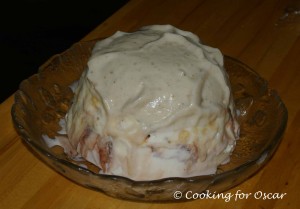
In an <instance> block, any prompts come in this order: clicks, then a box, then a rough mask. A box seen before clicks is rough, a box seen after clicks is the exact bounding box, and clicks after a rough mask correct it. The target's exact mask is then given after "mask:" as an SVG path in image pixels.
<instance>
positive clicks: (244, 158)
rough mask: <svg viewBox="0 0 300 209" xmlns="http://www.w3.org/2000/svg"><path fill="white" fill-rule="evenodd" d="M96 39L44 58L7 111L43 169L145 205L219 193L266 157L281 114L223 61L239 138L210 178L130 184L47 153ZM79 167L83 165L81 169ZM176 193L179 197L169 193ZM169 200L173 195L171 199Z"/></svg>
mask: <svg viewBox="0 0 300 209" xmlns="http://www.w3.org/2000/svg"><path fill="white" fill-rule="evenodd" d="M96 41H97V40H93V41H88V42H79V43H76V44H74V45H73V46H72V47H70V48H69V49H68V50H66V51H65V52H63V53H61V54H58V55H55V56H53V57H52V58H50V59H49V60H48V61H47V62H46V63H45V64H44V65H42V66H41V67H40V69H39V72H38V73H37V74H35V75H33V76H31V77H30V78H28V79H26V80H24V81H23V82H22V83H21V84H20V88H19V90H18V91H17V92H16V94H15V103H14V104H13V106H12V111H11V114H12V118H13V123H14V125H15V128H16V130H17V132H18V134H19V135H20V136H21V138H22V139H23V141H24V142H25V143H26V144H27V145H29V147H31V148H32V149H33V151H34V152H35V153H37V154H38V156H39V157H40V158H41V159H42V160H43V161H44V162H45V163H46V164H48V165H49V166H51V167H52V168H53V169H55V170H56V171H57V172H59V173H60V174H62V175H64V176H65V177H67V178H69V179H70V180H72V181H74V182H76V183H78V184H80V185H82V186H85V187H88V188H91V189H94V190H97V191H100V192H103V193H105V194H107V195H109V196H112V197H116V198H121V199H126V200H133V201H148V202H172V201H187V198H185V194H186V192H188V191H192V192H193V193H203V194H204V193H205V192H224V191H226V190H228V189H230V188H232V187H234V186H236V185H238V184H240V183H241V182H243V181H245V180H246V179H248V178H249V177H250V176H252V175H254V174H255V173H256V172H257V171H258V170H259V169H260V168H262V167H263V166H264V165H265V164H266V163H267V162H268V161H269V160H270V158H271V156H272V154H273V153H274V151H275V150H276V148H277V147H278V145H279V143H280V140H281V137H282V135H283V132H284V130H285V127H286V124H287V109H286V107H285V105H284V103H283V102H282V101H281V99H280V97H279V96H278V95H277V93H276V92H275V91H274V90H270V89H269V88H268V84H267V82H266V81H265V80H264V79H263V78H261V77H260V76H259V75H258V74H257V73H255V72H254V71H253V70H251V69H250V68H249V67H247V66H246V65H244V64H243V63H241V62H240V61H238V60H236V59H234V58H231V57H228V56H225V57H224V58H225V67H226V70H227V72H228V75H229V78H230V82H231V85H232V91H233V95H234V100H235V103H236V107H237V109H238V111H239V113H240V116H239V118H238V120H239V122H240V125H241V132H240V139H239V140H238V141H237V146H236V148H235V150H234V152H233V154H232V156H231V161H230V163H228V164H226V165H222V166H220V167H219V168H218V171H217V173H216V174H214V175H205V176H195V177H190V178H173V177H172V178H165V179H160V180H155V181H133V180H131V179H128V178H124V177H120V176H113V175H103V174H98V173H97V172H96V171H95V169H94V168H93V166H92V165H90V164H89V163H88V162H80V163H81V164H78V162H74V161H72V160H71V159H69V158H68V157H67V156H66V155H65V154H64V152H63V149H62V148H60V147H58V146H56V147H53V148H49V147H48V146H47V145H46V143H45V142H44V140H43V135H48V136H49V137H50V138H54V137H55V135H57V132H58V131H59V130H60V125H59V121H60V119H62V118H63V117H64V116H65V114H66V112H67V110H68V108H69V107H70V104H71V99H72V97H73V92H72V90H71V89H70V85H71V84H72V83H73V82H74V81H76V80H78V79H79V77H80V75H81V73H82V72H83V70H84V69H85V68H86V63H87V60H88V58H89V56H90V53H91V49H92V47H93V46H94V44H95V42H96ZM82 164H85V166H82ZM175 191H180V192H181V193H182V196H180V194H174V192H175ZM174 195H175V196H174Z"/></svg>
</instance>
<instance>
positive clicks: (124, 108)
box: [66, 25, 239, 180]
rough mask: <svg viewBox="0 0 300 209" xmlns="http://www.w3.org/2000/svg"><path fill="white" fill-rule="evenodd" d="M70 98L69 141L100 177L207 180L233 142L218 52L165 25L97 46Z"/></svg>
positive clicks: (230, 108)
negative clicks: (96, 170)
mask: <svg viewBox="0 0 300 209" xmlns="http://www.w3.org/2000/svg"><path fill="white" fill-rule="evenodd" d="M75 94H76V95H75V98H74V103H73V105H72V107H71V109H70V110H69V112H68V114H67V118H66V119H67V133H68V137H69V141H70V143H71V146H72V148H73V149H74V150H76V151H77V153H78V154H80V155H82V156H83V157H85V158H86V159H87V160H89V161H91V162H92V163H94V164H95V165H97V166H99V167H100V168H101V169H102V172H103V173H106V174H114V175H121V176H125V177H129V178H132V179H134V180H153V179H160V178H165V177H174V176H176V177H188V176H195V175H206V174H212V173H215V172H216V168H217V166H218V165H220V164H222V163H226V162H228V161H229V157H230V154H231V152H232V150H233V149H234V147H235V141H236V139H237V138H238V129H239V126H238V123H237V122H236V120H235V117H236V116H235V110H234V104H233V99H232V96H231V92H230V84H229V81H228V77H227V74H226V72H225V70H224V67H223V56H222V54H221V52H220V51H219V50H218V49H215V48H212V47H209V46H205V45H203V44H201V43H200V41H199V38H198V37H197V36H196V35H194V34H192V33H190V32H186V31H182V30H180V29H177V28H175V27H173V26H170V25H153V26H147V27H143V28H141V29H140V30H139V31H136V32H133V33H124V32H117V33H115V34H114V35H113V36H111V37H109V38H107V39H104V40H102V41H99V42H98V43H97V44H96V45H95V47H94V49H93V52H92V56H91V57H90V59H89V62H88V69H87V70H86V71H85V72H84V73H83V75H82V77H81V79H80V81H79V84H78V87H77V89H76V92H75Z"/></svg>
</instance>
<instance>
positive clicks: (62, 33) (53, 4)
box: [0, 0, 128, 103]
mask: <svg viewBox="0 0 300 209" xmlns="http://www.w3.org/2000/svg"><path fill="white" fill-rule="evenodd" d="M127 2H128V0H111V1H110V0H105V1H103V0H98V1H96V0H83V1H68V0H60V1H58V0H51V1H50V0H12V1H10V3H9V2H8V3H4V4H3V3H1V4H0V50H1V59H0V61H1V62H0V67H1V68H2V69H1V76H0V77H1V90H0V103H2V102H3V101H4V100H5V99H6V98H7V97H8V96H10V95H11V94H13V93H14V92H15V91H16V90H17V89H18V86H19V83H20V82H21V81H22V80H24V79H26V78H28V77H29V76H30V75H32V74H34V73H36V72H37V70H38V67H39V66H40V65H41V64H43V63H44V62H45V61H46V60H47V59H48V58H50V57H51V56H52V55H54V54H56V53H61V52H62V51H64V50H66V49H67V48H69V47H70V46H71V45H72V44H73V43H75V42H77V41H79V40H80V39H82V38H83V37H84V36H85V35H87V34H88V33H89V32H90V31H92V30H93V29H94V28H95V27H96V26H97V25H99V24H100V23H102V22H103V21H104V20H105V19H107V18H108V17H109V16H111V15H112V14H113V13H114V12H116V11H117V10H118V9H120V8H121V7H122V6H123V5H125V4H126V3H127Z"/></svg>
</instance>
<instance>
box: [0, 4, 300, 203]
mask: <svg viewBox="0 0 300 209" xmlns="http://www.w3.org/2000/svg"><path fill="white" fill-rule="evenodd" d="M299 12H300V3H299V1H275V0H265V1H262V0H251V1H249V0H239V1H238V0H235V1H222V0H211V1H208V0H207V1H204V0H203V1H202V0H187V1H183V0H166V1H160V0H132V1H130V2H129V3H128V4H127V5H125V6H124V7H123V8H122V9H120V10H119V11H118V12H116V13H115V14H114V15H112V16H111V17H110V18H108V19H107V20H106V21H105V22H104V23H102V24H101V25H99V26H98V27H97V28H96V29H95V30H93V31H92V32H91V33H90V34H88V35H87V36H86V37H85V38H84V39H85V40H89V39H94V38H99V37H107V36H109V35H112V34H113V33H114V32H115V31H117V30H121V31H133V30H135V29H138V28H139V27H140V26H144V25H150V24H172V25H174V26H177V27H179V28H181V29H183V30H188V31H192V32H194V33H196V34H197V35H199V37H200V38H201V39H202V41H203V42H204V43H206V44H207V45H211V46H214V47H217V48H219V49H220V50H221V51H222V52H223V53H225V54H227V55H230V56H232V57H235V58H237V59H239V60H241V61H242V62H244V63H246V64H247V65H249V66H250V67H251V68H253V69H254V70H256V71H257V72H258V73H259V74H260V75H262V77H264V78H266V79H267V80H268V81H269V84H270V86H271V88H273V89H276V90H277V92H278V93H279V95H280V96H281V98H282V99H283V101H284V102H285V104H286V106H287V108H288V111H289V121H288V126H287V130H286V132H285V135H284V137H283V140H282V143H281V144H280V146H279V149H278V150H277V152H276V153H275V155H274V157H273V158H272V159H271V161H270V162H269V163H268V164H267V165H266V166H265V167H264V168H263V169H262V170H261V171H260V172H259V173H257V174H256V175H255V176H254V177H252V178H251V179H249V180H247V181H246V182H244V183H243V184H241V185H239V186H238V187H236V188H234V189H231V190H229V191H228V192H230V193H232V194H235V193H236V192H237V191H239V190H240V191H241V192H243V193H252V194H253V193H255V192H259V191H261V192H265V193H280V194H281V193H286V195H285V196H284V197H283V198H282V199H272V200H263V199H255V198H254V197H253V196H250V197H249V198H248V199H238V200H237V201H234V200H231V201H229V202H225V201H224V200H222V199H218V200H195V201H191V202H186V203H177V204H147V203H135V202H128V201H122V200H118V199H114V198H111V197H107V196H106V195H103V194H101V193H98V192H95V191H91V190H89V189H86V188H83V187H81V186H78V185H76V184H74V183H72V182H71V181H69V180H67V179H66V178H64V177H63V176H61V175H59V174H58V173H56V172H55V171H53V170H52V169H50V168H49V167H48V166H46V165H45V164H44V163H42V162H41V161H40V160H38V159H37V158H36V157H35V156H34V155H33V154H32V153H31V152H30V151H29V150H28V149H27V148H26V146H25V145H24V144H23V143H21V140H20V137H19V136H18V135H17V134H16V132H15V130H14V128H13V126H12V121H11V115H10V109H11V106H12V104H13V96H11V97H9V98H8V99H7V100H6V101H4V102H3V103H2V104H1V106H0V133H1V135H0V208H1V209H9V208H12V209H17V208H23V209H26V208H28V209H33V208H43V209H46V208H55V209H59V208H64V209H66V208H72V209H76V208H78V209H94V208H106V209H109V208H111V209H114V208H145V209H146V208H153V209H154V208H178V209H179V208H200V207H202V208H207V209H209V208H222V207H223V208H235V209H237V208H278V209H279V208H280V209H281V208H285V209H287V208H293V209H296V208H300V198H299V192H300V189H299V188H300V151H298V149H299V148H300V128H299V127H300V108H299V107H300V103H299V101H300V90H299V89H298V86H299V85H300V36H299V34H300V14H299Z"/></svg>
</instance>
